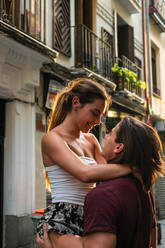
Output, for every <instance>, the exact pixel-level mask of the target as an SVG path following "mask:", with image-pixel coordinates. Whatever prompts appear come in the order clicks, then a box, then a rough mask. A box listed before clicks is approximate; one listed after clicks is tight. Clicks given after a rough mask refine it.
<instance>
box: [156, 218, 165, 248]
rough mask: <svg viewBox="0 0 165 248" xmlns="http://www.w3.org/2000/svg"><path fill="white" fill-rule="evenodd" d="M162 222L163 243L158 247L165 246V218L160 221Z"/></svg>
mask: <svg viewBox="0 0 165 248" xmlns="http://www.w3.org/2000/svg"><path fill="white" fill-rule="evenodd" d="M158 222H159V223H160V224H161V234H162V235H161V237H162V238H161V245H158V248H165V220H160V221H158Z"/></svg>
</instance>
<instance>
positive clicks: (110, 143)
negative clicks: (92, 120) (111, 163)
mask: <svg viewBox="0 0 165 248" xmlns="http://www.w3.org/2000/svg"><path fill="white" fill-rule="evenodd" d="M118 128H119V124H117V125H116V126H115V127H114V128H113V129H112V131H111V132H110V133H108V134H106V136H105V142H104V146H103V149H102V156H103V157H104V158H105V159H106V160H107V161H108V160H111V159H113V158H115V157H116V156H117V154H118V147H119V146H120V144H119V143H116V141H115V140H116V134H117V130H118Z"/></svg>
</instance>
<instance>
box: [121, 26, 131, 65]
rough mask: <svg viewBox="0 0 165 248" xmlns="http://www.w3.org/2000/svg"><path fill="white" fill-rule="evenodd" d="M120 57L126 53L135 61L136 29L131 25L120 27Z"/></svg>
mask: <svg viewBox="0 0 165 248" xmlns="http://www.w3.org/2000/svg"><path fill="white" fill-rule="evenodd" d="M118 52H119V57H120V56H122V55H124V56H126V57H127V58H128V59H130V60H131V61H132V62H134V30H133V27H131V26H129V25H124V26H119V27H118Z"/></svg>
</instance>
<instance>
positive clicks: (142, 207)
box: [84, 175, 153, 248]
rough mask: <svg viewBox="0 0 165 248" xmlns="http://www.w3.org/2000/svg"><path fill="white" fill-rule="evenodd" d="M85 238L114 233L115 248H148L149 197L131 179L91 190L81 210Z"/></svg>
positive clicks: (114, 181) (106, 183)
mask: <svg viewBox="0 0 165 248" xmlns="http://www.w3.org/2000/svg"><path fill="white" fill-rule="evenodd" d="M84 217H85V220H84V235H85V234H89V233H93V232H99V231H101V232H108V233H114V234H116V237H117V248H148V247H149V242H150V241H149V240H150V232H151V228H152V225H153V213H152V206H151V201H150V196H149V193H148V194H147V193H145V192H144V191H143V189H142V186H141V184H140V182H139V181H138V180H137V179H136V178H134V177H133V176H131V175H129V176H125V177H120V178H117V179H113V180H110V181H105V182H102V183H100V184H99V185H98V186H97V187H96V188H94V189H93V190H91V191H90V192H89V193H88V195H87V197H86V200H85V206H84Z"/></svg>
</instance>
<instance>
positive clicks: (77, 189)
mask: <svg viewBox="0 0 165 248" xmlns="http://www.w3.org/2000/svg"><path fill="white" fill-rule="evenodd" d="M80 159H81V160H82V161H83V162H84V163H85V164H96V161H95V160H94V159H93V158H89V157H80ZM45 170H46V172H47V175H48V178H49V183H50V188H51V196H52V202H53V203H55V202H69V203H75V204H78V205H84V200H85V196H86V195H87V193H88V192H89V191H90V190H91V189H92V188H93V187H95V183H83V182H81V181H80V180H78V179H76V178H75V177H73V176H72V175H70V174H69V173H68V172H66V171H65V170H63V169H62V168H61V167H60V166H58V165H51V166H49V167H45Z"/></svg>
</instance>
